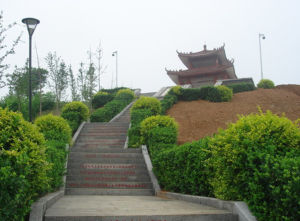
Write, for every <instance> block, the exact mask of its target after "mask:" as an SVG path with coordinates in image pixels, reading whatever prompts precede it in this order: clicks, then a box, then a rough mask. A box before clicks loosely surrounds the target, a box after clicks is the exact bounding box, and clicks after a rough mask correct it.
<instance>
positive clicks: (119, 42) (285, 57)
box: [1, 0, 300, 95]
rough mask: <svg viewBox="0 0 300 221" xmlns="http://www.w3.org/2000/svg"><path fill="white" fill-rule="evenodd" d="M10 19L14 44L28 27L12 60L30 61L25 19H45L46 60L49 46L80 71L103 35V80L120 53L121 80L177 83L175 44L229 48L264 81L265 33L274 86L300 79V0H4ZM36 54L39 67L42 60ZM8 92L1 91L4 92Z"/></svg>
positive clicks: (241, 67) (41, 31) (152, 86)
mask: <svg viewBox="0 0 300 221" xmlns="http://www.w3.org/2000/svg"><path fill="white" fill-rule="evenodd" d="M1 10H3V13H4V22H5V24H8V23H11V22H13V21H16V22H18V23H19V24H20V25H18V26H16V27H15V28H14V29H13V31H11V32H10V34H9V35H8V36H7V41H6V42H7V43H8V42H10V40H13V39H14V38H15V36H16V35H17V33H18V32H21V31H24V33H23V37H22V39H23V41H25V43H21V44H20V45H19V46H18V48H17V50H16V54H15V55H13V56H11V57H10V59H9V60H7V61H8V63H9V64H10V65H11V66H14V65H18V66H22V65H24V62H25V59H26V58H27V56H28V34H27V30H26V28H25V26H24V25H23V24H22V23H21V20H22V18H25V17H35V18H37V19H39V20H40V22H41V23H40V24H39V25H38V27H37V29H36V31H35V33H34V35H33V45H34V44H35V42H36V45H37V49H38V55H39V57H40V62H41V63H42V66H44V67H45V63H44V58H45V56H46V55H47V53H48V52H49V51H52V52H53V51H56V52H57V54H58V55H59V56H61V57H62V58H63V59H64V60H65V62H66V63H67V64H71V65H72V67H73V71H74V72H75V73H77V69H78V64H79V63H80V62H81V61H83V62H87V53H86V52H87V50H89V48H91V49H92V50H95V49H96V47H97V45H98V43H99V41H101V43H102V48H103V50H104V63H106V64H107V65H108V69H107V72H106V73H105V75H103V77H102V86H103V87H105V88H110V87H111V80H112V74H115V60H114V59H115V58H114V57H112V56H111V54H112V52H113V51H115V50H118V53H119V86H121V85H122V86H128V87H133V88H141V89H142V90H143V91H144V92H148V91H157V90H159V89H160V88H161V87H163V86H168V85H173V82H172V81H171V80H170V79H169V78H168V76H167V74H166V72H165V68H168V69H184V68H185V67H184V66H183V64H182V63H181V61H180V60H179V58H178V57H177V53H176V50H179V51H181V52H190V51H193V52H196V51H200V50H202V49H203V44H204V43H206V44H207V47H208V49H212V48H216V47H219V46H222V45H223V43H225V50H226V54H227V57H228V58H229V59H231V58H233V59H234V60H235V62H234V65H235V70H236V74H237V76H238V77H239V78H242V77H252V78H253V79H254V80H255V82H256V83H257V82H258V81H259V80H260V64H259V48H258V33H264V34H265V36H266V39H265V40H264V41H263V42H262V53H263V69H264V76H265V78H268V79H271V80H273V81H274V82H275V84H300V74H299V63H298V62H299V61H300V55H299V52H300V42H299V40H300V31H299V28H300V13H299V12H300V1H297V0H294V1H293V0H285V1H283V0H282V1H280V0H251V1H250V0H249V1H246V0H226V1H225V0H209V1H208V0H206V1H203V0H184V1H183V0H182V1H176V0H160V1H159V0H151V1H144V0H120V1H117V0H115V1H113V0H110V1H106V0H76V1H75V0H39V1H38V0H26V1H24V0H22V1H21V0H1ZM36 64H37V63H36V53H35V51H34V53H33V66H36ZM4 93H5V90H3V89H2V90H1V94H2V95H3V94H4Z"/></svg>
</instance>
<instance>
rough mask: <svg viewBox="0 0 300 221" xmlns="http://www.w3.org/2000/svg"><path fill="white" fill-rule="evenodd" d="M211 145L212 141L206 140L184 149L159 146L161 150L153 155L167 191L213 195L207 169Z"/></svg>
mask: <svg viewBox="0 0 300 221" xmlns="http://www.w3.org/2000/svg"><path fill="white" fill-rule="evenodd" d="M208 142H209V139H208V138H204V139H201V140H199V141H195V142H193V143H187V144H184V145H181V146H174V145H173V147H172V146H170V145H169V146H166V145H162V146H160V145H158V146H157V147H158V148H159V149H160V151H156V152H155V154H152V163H153V171H154V173H155V175H156V176H157V178H158V180H159V183H160V185H161V186H162V188H163V189H164V190H167V191H172V192H177V193H185V194H192V195H200V196H212V189H211V186H210V185H209V183H208V177H209V175H210V172H209V171H208V170H207V166H206V160H207V159H208V158H209V156H210V154H209V152H208V151H207V149H208ZM151 150H152V149H151ZM151 152H152V153H153V151H151Z"/></svg>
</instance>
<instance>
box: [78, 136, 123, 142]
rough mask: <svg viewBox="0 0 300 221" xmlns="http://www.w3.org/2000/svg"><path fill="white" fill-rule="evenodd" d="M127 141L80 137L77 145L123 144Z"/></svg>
mask: <svg viewBox="0 0 300 221" xmlns="http://www.w3.org/2000/svg"><path fill="white" fill-rule="evenodd" d="M125 141H126V138H124V139H96V138H95V139H93V138H82V137H79V139H78V140H77V144H94V143H96V144H97V143H100V144H122V143H124V142H125Z"/></svg>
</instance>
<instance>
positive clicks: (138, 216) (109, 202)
mask: <svg viewBox="0 0 300 221" xmlns="http://www.w3.org/2000/svg"><path fill="white" fill-rule="evenodd" d="M89 191H90V190H89ZM121 191H122V190H121ZM143 191H144V190H143ZM121 193H122V192H121ZM135 193H137V192H135ZM91 195H92V194H91ZM91 195H73V196H70V195H66V196H63V197H62V198H60V199H59V200H58V201H57V202H55V203H54V204H53V205H52V206H51V207H50V208H49V209H47V211H46V213H45V221H63V220H64V221H75V220H76V221H237V220H238V217H237V215H234V214H232V213H231V212H229V211H227V210H222V209H217V208H213V207H209V206H205V205H202V204H196V203H190V202H185V201H181V200H174V199H168V198H160V197H155V196H124V195H123V196H121V195H119V196H104V195H102V196H96V195H94V196H91Z"/></svg>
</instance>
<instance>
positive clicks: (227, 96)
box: [216, 85, 233, 102]
mask: <svg viewBox="0 0 300 221" xmlns="http://www.w3.org/2000/svg"><path fill="white" fill-rule="evenodd" d="M216 88H217V90H218V91H219V93H220V95H221V101H223V102H224V101H225V102H226V101H231V99H232V95H233V93H232V89H231V88H228V87H226V86H224V85H220V86H217V87H216Z"/></svg>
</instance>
